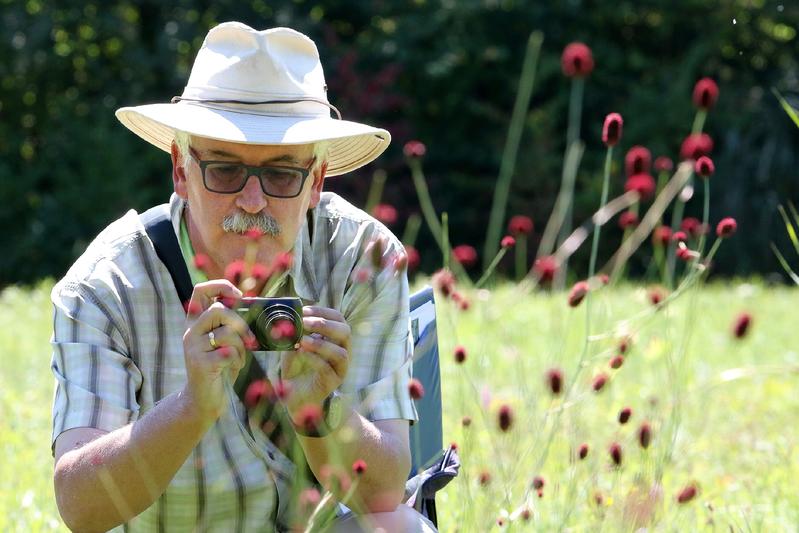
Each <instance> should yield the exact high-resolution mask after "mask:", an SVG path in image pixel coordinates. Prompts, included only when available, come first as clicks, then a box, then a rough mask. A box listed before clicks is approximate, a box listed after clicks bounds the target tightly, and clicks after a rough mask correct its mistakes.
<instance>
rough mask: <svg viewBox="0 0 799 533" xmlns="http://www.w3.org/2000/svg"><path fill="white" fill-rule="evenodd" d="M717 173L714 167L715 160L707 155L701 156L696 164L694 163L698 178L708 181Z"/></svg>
mask: <svg viewBox="0 0 799 533" xmlns="http://www.w3.org/2000/svg"><path fill="white" fill-rule="evenodd" d="M715 171H716V167H715V166H713V160H712V159H710V158H709V157H708V156H706V155H703V156H701V157H700V158H699V159H697V160H696V163H694V172H696V174H697V176H699V177H700V178H705V179H707V178H709V177H710V176H712V175H713V173H714V172H715Z"/></svg>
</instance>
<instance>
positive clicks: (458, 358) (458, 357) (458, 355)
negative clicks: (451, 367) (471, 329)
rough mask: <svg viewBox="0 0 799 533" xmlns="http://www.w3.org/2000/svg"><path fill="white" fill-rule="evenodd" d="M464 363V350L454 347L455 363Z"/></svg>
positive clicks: (461, 347)
mask: <svg viewBox="0 0 799 533" xmlns="http://www.w3.org/2000/svg"><path fill="white" fill-rule="evenodd" d="M464 361H466V348H464V347H463V346H456V347H455V362H456V363H458V364H461V363H463V362H464Z"/></svg>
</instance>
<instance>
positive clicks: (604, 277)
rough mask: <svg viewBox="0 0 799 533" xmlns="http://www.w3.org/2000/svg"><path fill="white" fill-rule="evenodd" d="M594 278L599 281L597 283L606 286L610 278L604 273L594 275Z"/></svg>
mask: <svg viewBox="0 0 799 533" xmlns="http://www.w3.org/2000/svg"><path fill="white" fill-rule="evenodd" d="M596 277H597V279H598V280H599V283H601V284H602V285H607V284H608V283H610V276H608V275H607V274H605V273H604V272H600V273H599V274H597V275H596Z"/></svg>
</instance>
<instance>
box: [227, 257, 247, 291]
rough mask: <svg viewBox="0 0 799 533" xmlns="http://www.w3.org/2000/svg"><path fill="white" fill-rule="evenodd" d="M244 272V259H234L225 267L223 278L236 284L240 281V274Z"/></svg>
mask: <svg viewBox="0 0 799 533" xmlns="http://www.w3.org/2000/svg"><path fill="white" fill-rule="evenodd" d="M243 274H244V261H243V260H241V259H236V260H235V261H233V262H232V263H230V264H228V266H226V267H225V274H224V275H225V279H226V280H228V281H229V282H231V283H232V284H233V285H236V286H238V285H239V284H240V283H241V282H242V275H243Z"/></svg>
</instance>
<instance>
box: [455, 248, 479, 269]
mask: <svg viewBox="0 0 799 533" xmlns="http://www.w3.org/2000/svg"><path fill="white" fill-rule="evenodd" d="M452 256H453V257H454V258H455V261H457V262H458V263H460V264H462V265H463V266H465V267H470V266H473V265H474V264H475V263H477V250H475V249H474V247H473V246H469V245H468V244H461V245H460V246H456V247H455V248H453V249H452Z"/></svg>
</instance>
